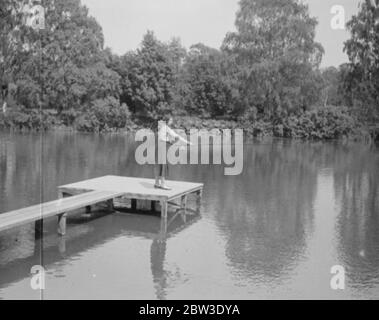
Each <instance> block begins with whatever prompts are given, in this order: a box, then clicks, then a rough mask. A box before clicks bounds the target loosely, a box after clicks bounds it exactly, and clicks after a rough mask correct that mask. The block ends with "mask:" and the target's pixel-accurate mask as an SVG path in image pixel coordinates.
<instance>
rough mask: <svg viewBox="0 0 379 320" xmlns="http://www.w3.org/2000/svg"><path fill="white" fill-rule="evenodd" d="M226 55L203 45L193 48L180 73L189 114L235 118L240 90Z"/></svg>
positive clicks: (182, 94) (183, 101)
mask: <svg viewBox="0 0 379 320" xmlns="http://www.w3.org/2000/svg"><path fill="white" fill-rule="evenodd" d="M231 70H232V69H231V68H230V65H229V64H228V59H227V56H226V55H225V54H224V53H222V52H220V51H219V50H217V49H213V48H210V47H207V46H205V45H203V44H197V45H193V46H192V47H191V50H190V52H189V54H188V56H187V58H186V60H185V63H184V65H183V68H182V72H181V77H180V78H181V82H180V83H181V84H182V90H181V96H182V103H183V105H184V108H185V110H186V111H187V112H189V113H190V114H196V115H198V116H199V115H200V116H203V117H217V116H226V115H228V116H231V115H235V100H236V95H237V94H238V91H237V90H235V88H234V87H233V84H234V83H233V77H232V73H231Z"/></svg>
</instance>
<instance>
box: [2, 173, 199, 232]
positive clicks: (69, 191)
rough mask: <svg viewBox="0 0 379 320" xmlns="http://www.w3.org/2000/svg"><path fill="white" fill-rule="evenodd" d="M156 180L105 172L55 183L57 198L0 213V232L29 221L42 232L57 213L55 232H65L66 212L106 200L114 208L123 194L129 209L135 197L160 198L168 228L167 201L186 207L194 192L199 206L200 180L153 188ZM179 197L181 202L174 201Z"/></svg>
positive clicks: (134, 206)
mask: <svg viewBox="0 0 379 320" xmlns="http://www.w3.org/2000/svg"><path fill="white" fill-rule="evenodd" d="M154 183H155V180H152V179H142V178H130V177H120V176H104V177H100V178H95V179H90V180H85V181H80V182H77V183H73V184H69V185H64V186H60V187H58V197H59V199H58V200H55V201H50V202H46V203H42V204H39V205H35V206H31V207H28V208H24V209H20V210H15V211H12V212H8V213H3V214H0V232H1V231H3V230H6V229H10V228H13V227H17V226H20V225H23V224H27V223H30V222H35V230H36V237H37V235H38V236H39V235H40V234H41V232H42V228H43V224H42V221H43V219H45V218H49V217H52V216H57V217H58V233H59V234H60V235H62V236H63V235H65V234H66V218H67V213H68V212H70V211H73V210H76V209H81V208H86V209H87V212H89V211H90V208H91V206H92V205H95V204H98V203H102V202H107V204H108V209H109V210H111V211H113V200H114V199H115V198H119V197H123V198H128V199H131V201H132V207H131V210H135V209H136V208H137V201H138V200H144V201H146V200H148V201H151V202H152V208H155V203H156V202H159V203H160V207H161V218H162V219H161V221H162V222H161V223H162V228H163V229H164V230H167V209H168V205H170V204H171V205H174V206H177V207H178V208H179V209H180V210H184V211H186V209H187V197H188V195H190V194H195V195H196V197H197V208H198V210H199V209H200V201H201V196H202V190H203V184H201V183H191V182H182V181H168V184H169V185H170V187H171V188H172V190H162V189H156V188H154ZM176 200H180V204H177V203H176V202H175V201H176Z"/></svg>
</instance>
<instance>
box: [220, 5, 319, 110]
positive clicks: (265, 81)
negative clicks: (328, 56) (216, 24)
mask: <svg viewBox="0 0 379 320" xmlns="http://www.w3.org/2000/svg"><path fill="white" fill-rule="evenodd" d="M316 25H317V20H316V19H314V18H311V17H310V16H309V12H308V6H306V5H304V4H303V3H301V2H299V1H296V0H241V1H240V9H239V11H238V13H237V18H236V28H237V31H236V32H232V33H228V34H227V35H226V38H225V40H224V43H223V46H222V49H223V50H224V51H225V52H227V53H228V54H229V55H231V56H232V57H233V58H234V59H235V61H236V63H237V65H238V66H239V68H240V71H239V78H240V84H241V85H240V96H241V98H242V99H243V100H241V101H240V102H239V103H240V104H242V106H243V108H244V109H245V110H246V112H247V113H251V112H253V113H255V112H258V113H260V114H265V115H267V116H269V117H271V116H273V115H274V114H280V113H281V112H291V111H296V110H298V109H299V108H306V107H308V106H310V105H312V104H313V103H315V102H316V101H317V100H318V95H319V90H320V89H321V88H318V84H317V74H314V72H315V71H317V70H318V67H319V65H320V62H321V58H322V54H323V48H322V46H321V45H320V44H319V43H316V42H315V40H314V38H315V27H316Z"/></svg>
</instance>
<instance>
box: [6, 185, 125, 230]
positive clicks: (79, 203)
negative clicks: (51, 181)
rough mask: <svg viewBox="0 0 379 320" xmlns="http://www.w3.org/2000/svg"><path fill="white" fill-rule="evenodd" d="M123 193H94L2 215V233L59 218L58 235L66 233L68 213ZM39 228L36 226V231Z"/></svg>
mask: <svg viewBox="0 0 379 320" xmlns="http://www.w3.org/2000/svg"><path fill="white" fill-rule="evenodd" d="M121 195H122V193H121V192H114V191H113V192H111V191H92V192H86V193H83V194H81V195H77V196H75V197H71V198H67V199H59V200H55V201H50V202H45V203H42V204H39V205H35V206H31V207H28V208H23V209H20V210H15V211H11V212H8V213H3V214H0V231H3V230H7V229H11V228H14V227H18V226H21V225H24V224H27V223H30V222H34V221H40V220H41V219H46V218H49V217H53V216H58V233H59V234H61V235H64V234H65V233H66V216H67V212H70V211H73V210H76V209H80V208H83V207H85V206H89V205H94V204H96V203H100V202H103V201H107V200H111V199H113V198H116V197H119V196H121ZM38 228H39V226H38V225H36V229H38Z"/></svg>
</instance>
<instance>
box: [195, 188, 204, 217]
mask: <svg viewBox="0 0 379 320" xmlns="http://www.w3.org/2000/svg"><path fill="white" fill-rule="evenodd" d="M202 195H203V190H199V191H196V211H197V214H200V208H201V197H202Z"/></svg>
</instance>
